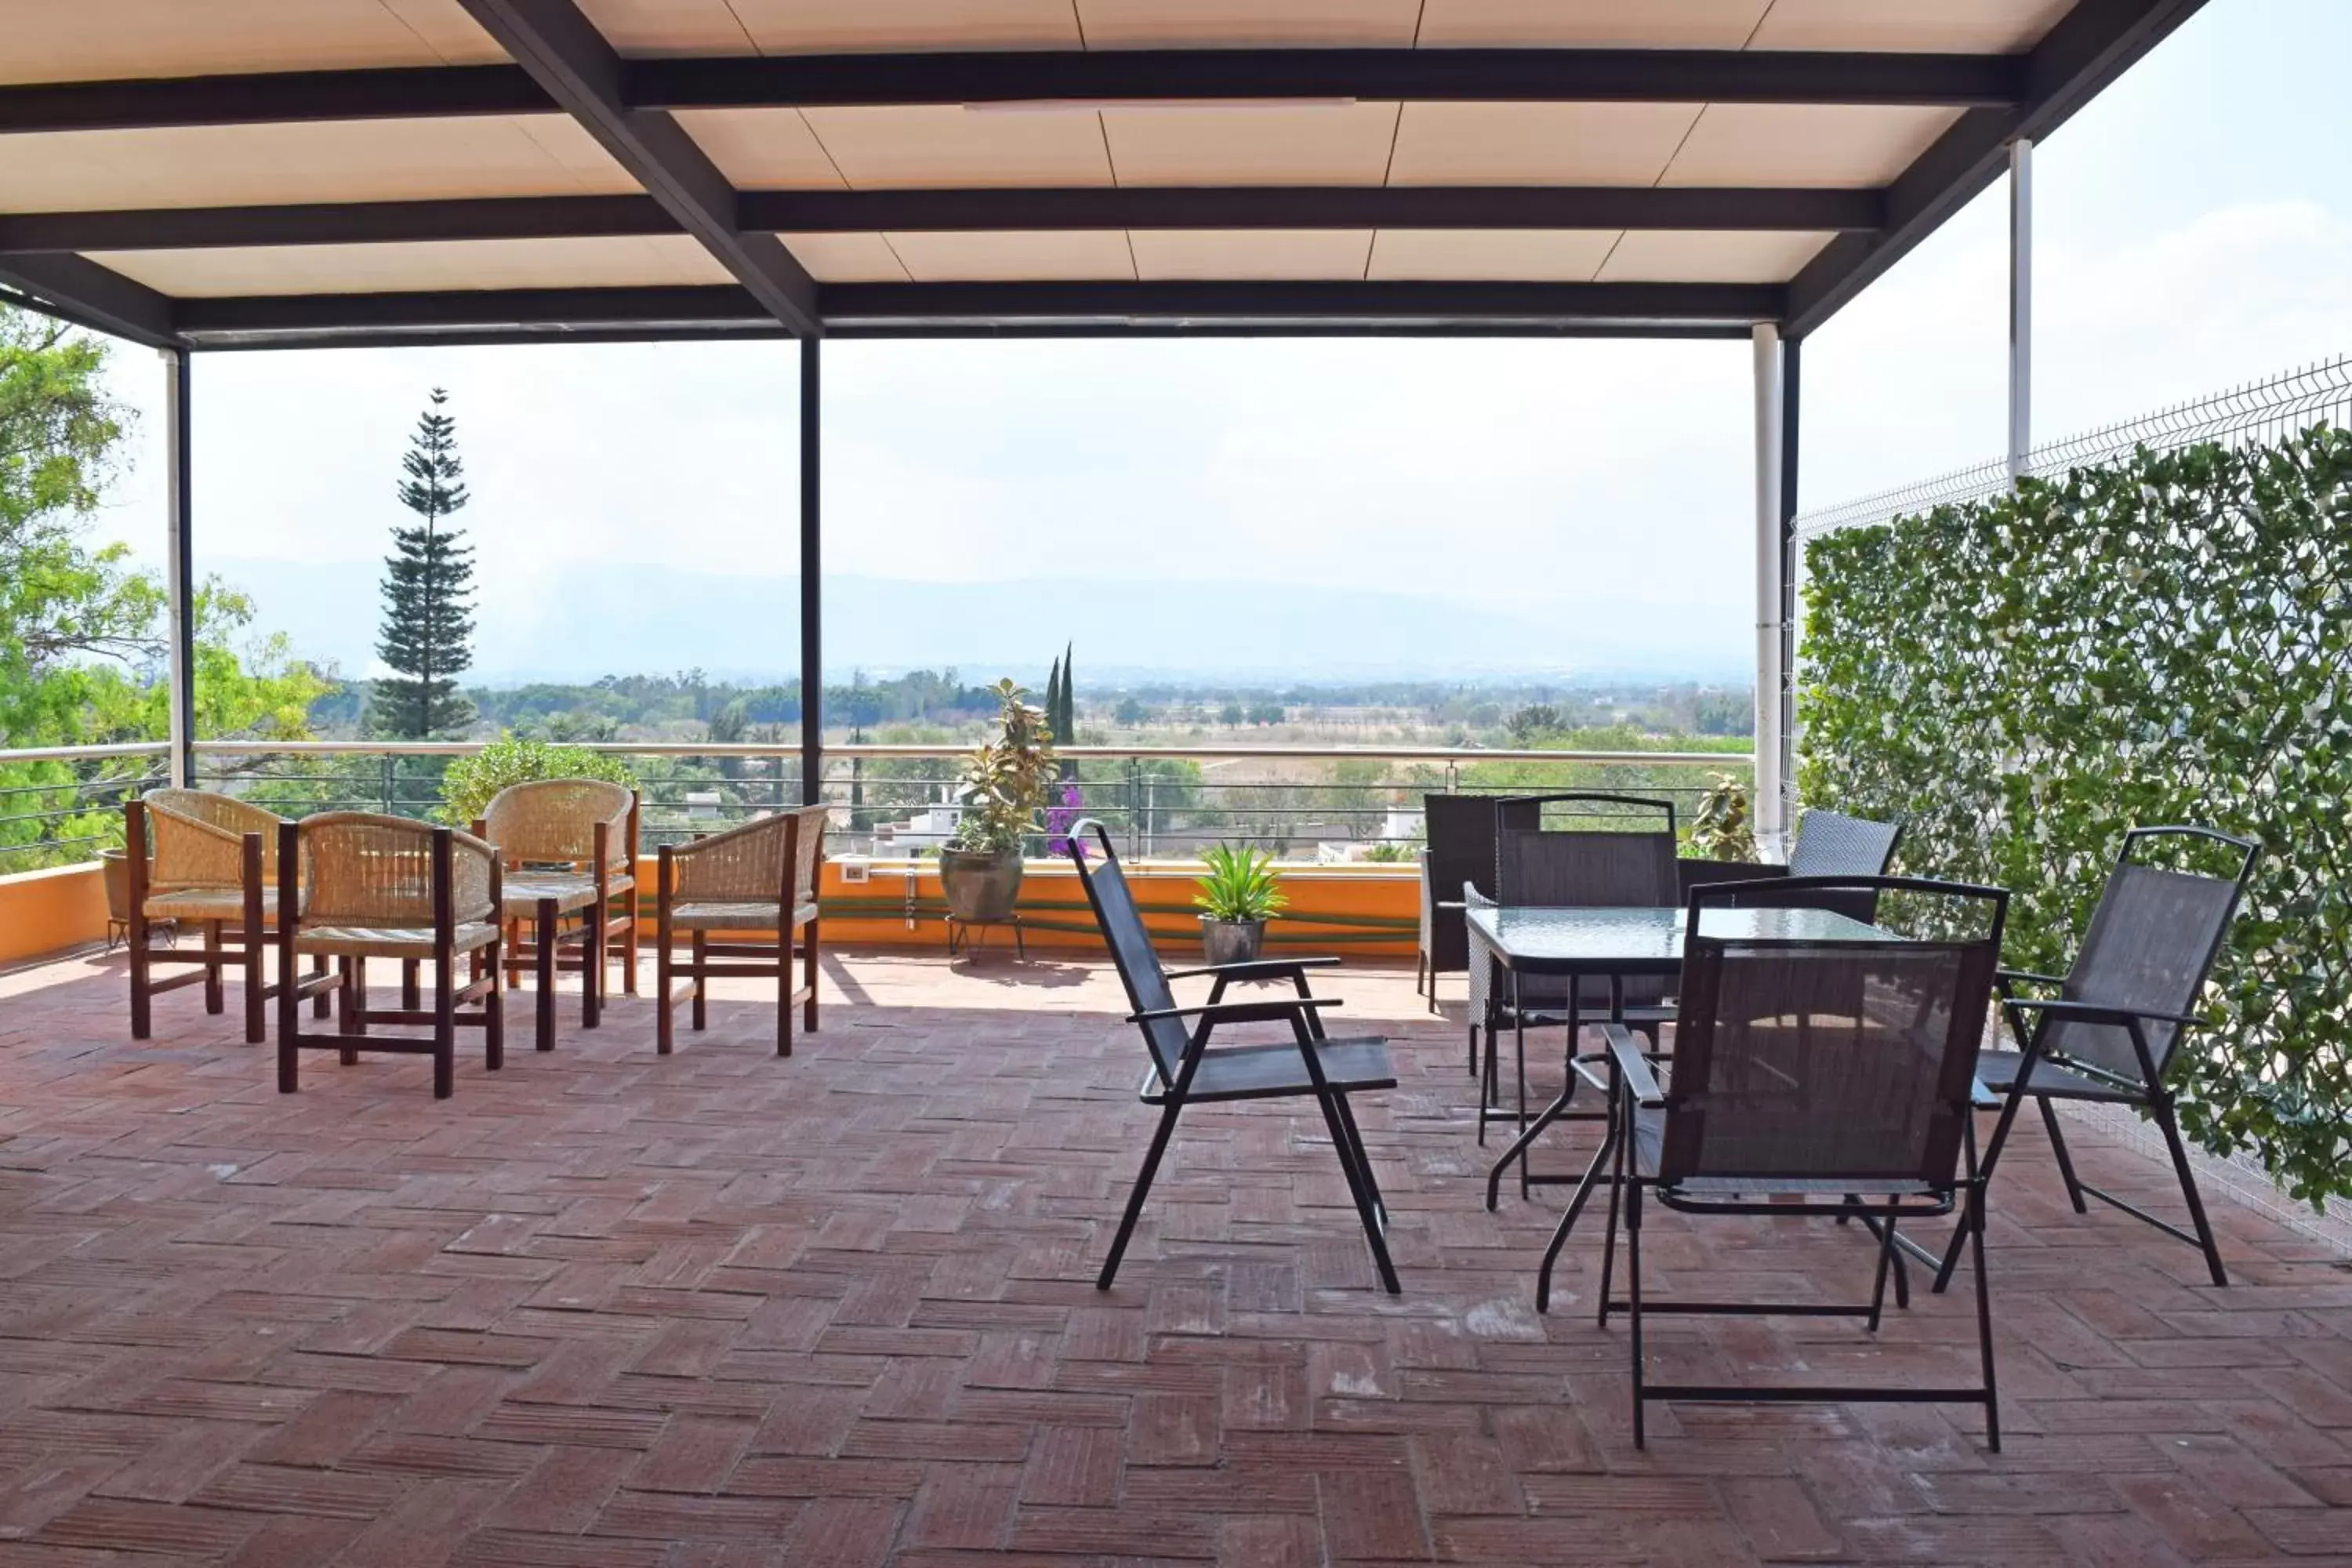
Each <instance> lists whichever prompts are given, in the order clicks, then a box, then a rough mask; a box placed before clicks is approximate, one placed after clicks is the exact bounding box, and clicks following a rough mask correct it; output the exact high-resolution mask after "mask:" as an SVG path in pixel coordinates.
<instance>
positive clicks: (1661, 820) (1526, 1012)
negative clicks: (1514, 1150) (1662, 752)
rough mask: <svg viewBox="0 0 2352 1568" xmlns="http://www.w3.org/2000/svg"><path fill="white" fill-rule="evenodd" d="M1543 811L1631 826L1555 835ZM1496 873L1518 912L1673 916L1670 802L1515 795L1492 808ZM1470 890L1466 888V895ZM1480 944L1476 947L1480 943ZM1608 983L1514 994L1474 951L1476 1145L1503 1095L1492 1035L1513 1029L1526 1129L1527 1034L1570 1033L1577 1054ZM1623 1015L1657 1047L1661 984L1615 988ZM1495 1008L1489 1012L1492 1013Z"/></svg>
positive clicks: (1605, 1013)
mask: <svg viewBox="0 0 2352 1568" xmlns="http://www.w3.org/2000/svg"><path fill="white" fill-rule="evenodd" d="M1546 806H1554V807H1558V808H1560V809H1561V810H1563V811H1564V812H1565V813H1566V814H1567V815H1569V816H1571V817H1574V818H1580V819H1581V820H1583V821H1586V822H1588V823H1589V822H1591V821H1594V820H1600V821H1607V822H1617V821H1623V822H1628V823H1631V824H1633V826H1604V827H1591V828H1575V829H1557V828H1545V827H1543V826H1540V825H1539V824H1540V816H1539V814H1540V813H1541V811H1542V810H1543V808H1544V807H1546ZM1495 811H1496V828H1495V870H1494V878H1493V884H1492V893H1491V897H1492V899H1493V900H1494V901H1495V902H1496V903H1497V904H1502V905H1506V906H1509V907H1512V908H1518V909H1530V908H1532V909H1672V908H1673V907H1675V904H1677V903H1679V902H1680V901H1681V887H1680V884H1679V881H1678V879H1677V876H1676V869H1675V807H1674V803H1673V802H1672V801H1667V800H1654V799H1650V798H1648V797H1645V796H1641V795H1607V794H1601V793H1596V792H1591V791H1580V792H1570V793H1564V794H1559V795H1514V796H1507V797H1502V798H1498V799H1497V800H1496V802H1495ZM1468 896H1470V890H1469V889H1465V898H1467V897H1468ZM1472 945H1473V946H1474V947H1476V946H1477V945H1478V944H1477V943H1475V942H1473V943H1472ZM1611 984H1612V982H1610V981H1606V980H1597V979H1593V980H1587V981H1585V982H1583V983H1582V984H1580V985H1577V986H1576V987H1575V989H1574V992H1573V994H1571V990H1570V985H1571V983H1570V982H1569V981H1565V980H1545V979H1522V980H1521V981H1520V983H1519V984H1518V985H1517V987H1516V988H1514V987H1513V986H1512V985H1511V984H1510V981H1509V977H1508V976H1507V975H1506V974H1505V973H1502V970H1501V966H1500V965H1499V964H1497V963H1496V962H1495V961H1494V959H1493V957H1492V955H1490V954H1488V953H1486V952H1483V951H1479V952H1472V953H1471V954H1470V1017H1471V1026H1472V1029H1473V1031H1474V1034H1473V1041H1474V1044H1475V1039H1476V1035H1475V1031H1476V1030H1477V1029H1478V1028H1479V1027H1480V1026H1482V1025H1485V1026H1486V1028H1487V1037H1486V1056H1485V1067H1486V1071H1485V1076H1484V1079H1483V1080H1482V1087H1481V1090H1480V1094H1479V1102H1478V1141H1479V1142H1481V1143H1484V1142H1486V1121H1487V1114H1488V1111H1489V1110H1490V1109H1491V1108H1492V1107H1493V1106H1494V1104H1495V1102H1496V1099H1497V1098H1498V1097H1499V1095H1500V1093H1501V1088H1502V1086H1501V1068H1500V1065H1499V1061H1498V1057H1499V1054H1500V1053H1499V1051H1498V1050H1497V1047H1496V1041H1495V1039H1494V1035H1495V1034H1496V1032H1499V1031H1500V1030H1502V1029H1506V1028H1507V1029H1509V1030H1511V1031H1512V1036H1513V1040H1514V1043H1515V1045H1516V1047H1517V1057H1518V1113H1517V1114H1518V1125H1519V1126H1520V1127H1521V1128H1522V1129H1524V1128H1525V1127H1526V1126H1527V1124H1528V1058H1527V1043H1526V1042H1527V1031H1528V1029H1530V1028H1544V1027H1550V1026H1565V1027H1566V1028H1567V1030H1568V1050H1569V1054H1570V1056H1571V1057H1572V1056H1573V1055H1574V1054H1575V1049H1576V1037H1577V1033H1578V1031H1579V1030H1580V1028H1581V1027H1582V1026H1584V1025H1586V1024H1591V1023H1598V1022H1600V1021H1601V1020H1602V1019H1604V1018H1607V1017H1609V1016H1611V1005H1612V1003H1611ZM1617 985H1618V998H1617V999H1618V1001H1619V1002H1620V1003H1621V1004H1622V1016H1625V1017H1627V1018H1629V1019H1631V1020H1632V1021H1633V1023H1635V1024H1636V1025H1637V1026H1640V1027H1642V1028H1643V1029H1644V1030H1645V1031H1646V1032H1647V1033H1648V1034H1649V1035H1650V1037H1651V1038H1652V1039H1653V1041H1654V1040H1655V1039H1656V1037H1657V1030H1658V1026H1659V1024H1660V1023H1662V1022H1668V1021H1671V1020H1672V1018H1673V1012H1672V1010H1671V1009H1669V1008H1667V1007H1666V1006H1665V1005H1664V1000H1665V994H1666V992H1665V987H1664V986H1663V985H1661V984H1658V983H1657V982H1655V981H1639V980H1635V981H1627V982H1620V983H1617ZM1490 1002H1491V1006H1490Z"/></svg>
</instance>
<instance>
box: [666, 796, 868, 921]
mask: <svg viewBox="0 0 2352 1568" xmlns="http://www.w3.org/2000/svg"><path fill="white" fill-rule="evenodd" d="M830 811H831V808H830V807H827V806H823V805H803V806H801V807H799V808H798V809H796V810H793V811H784V812H779V813H777V814H776V815H775V816H762V817H758V818H756V819H754V820H752V821H751V822H747V823H744V824H743V825H742V826H739V827H730V828H729V829H727V830H726V831H725V832H724V833H714V834H712V835H711V836H710V837H708V838H698V839H696V840H695V841H694V843H693V845H692V846H691V847H692V850H693V853H691V854H686V855H680V856H678V857H677V900H678V901H679V902H681V903H704V902H709V903H730V904H732V903H746V904H750V903H758V904H772V903H774V902H775V901H776V899H777V895H778V894H779V893H780V892H781V891H782V889H783V887H784V868H785V864H786V862H787V860H788V859H789V861H790V863H791V865H792V870H793V879H792V889H793V892H792V900H791V901H792V903H793V905H795V906H798V905H802V904H807V903H813V902H814V901H815V900H816V868H817V865H818V862H819V861H820V860H821V859H822V858H823V857H824V830H825V825H826V821H827V818H828V816H829V814H830Z"/></svg>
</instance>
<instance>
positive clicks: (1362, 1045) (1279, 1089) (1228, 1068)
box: [1143, 1037, 1397, 1105]
mask: <svg viewBox="0 0 2352 1568" xmlns="http://www.w3.org/2000/svg"><path fill="white" fill-rule="evenodd" d="M1315 1060H1316V1064H1317V1065H1318V1066H1319V1067H1320V1068H1322V1069H1323V1079H1324V1081H1325V1082H1326V1083H1327V1084H1328V1085H1329V1086H1330V1087H1331V1088H1333V1089H1340V1090H1344V1091H1347V1092H1349V1093H1353V1092H1354V1091H1356V1090H1357V1089H1394V1088H1395V1087H1396V1085H1397V1079H1396V1068H1395V1066H1394V1065H1393V1064H1392V1063H1391V1061H1390V1059H1389V1043H1388V1042H1387V1041H1386V1040H1382V1039H1373V1038H1369V1037H1367V1038H1363V1039H1348V1040H1330V1039H1327V1040H1318V1041H1317V1042H1316V1046H1315ZM1314 1087H1315V1080H1314V1079H1311V1078H1309V1077H1308V1076H1307V1062H1306V1058H1303V1057H1301V1056H1300V1055H1299V1054H1298V1047H1297V1043H1296V1042H1294V1041H1290V1040H1285V1041H1283V1042H1282V1043H1281V1044H1279V1045H1264V1046H1227V1047H1220V1048H1219V1049H1217V1050H1214V1051H1211V1052H1209V1053H1208V1054H1207V1055H1205V1056H1203V1057H1202V1058H1201V1066H1200V1070H1199V1071H1197V1072H1195V1073H1194V1074H1193V1075H1192V1092H1191V1093H1190V1094H1188V1095H1187V1096H1186V1097H1185V1098H1186V1099H1187V1100H1255V1099H1257V1098H1259V1097H1260V1096H1265V1095H1287V1094H1304V1093H1309V1092H1312V1091H1313V1089H1314ZM1166 1099H1167V1094H1166V1091H1165V1090H1164V1089H1161V1088H1160V1074H1159V1071H1158V1069H1157V1068H1154V1069H1153V1070H1152V1071H1151V1072H1150V1074H1149V1075H1148V1076H1147V1077H1146V1078H1145V1079H1144V1083H1143V1100H1144V1103H1145V1104H1147V1105H1159V1104H1161V1103H1163V1102H1164V1101H1165V1100H1166Z"/></svg>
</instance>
